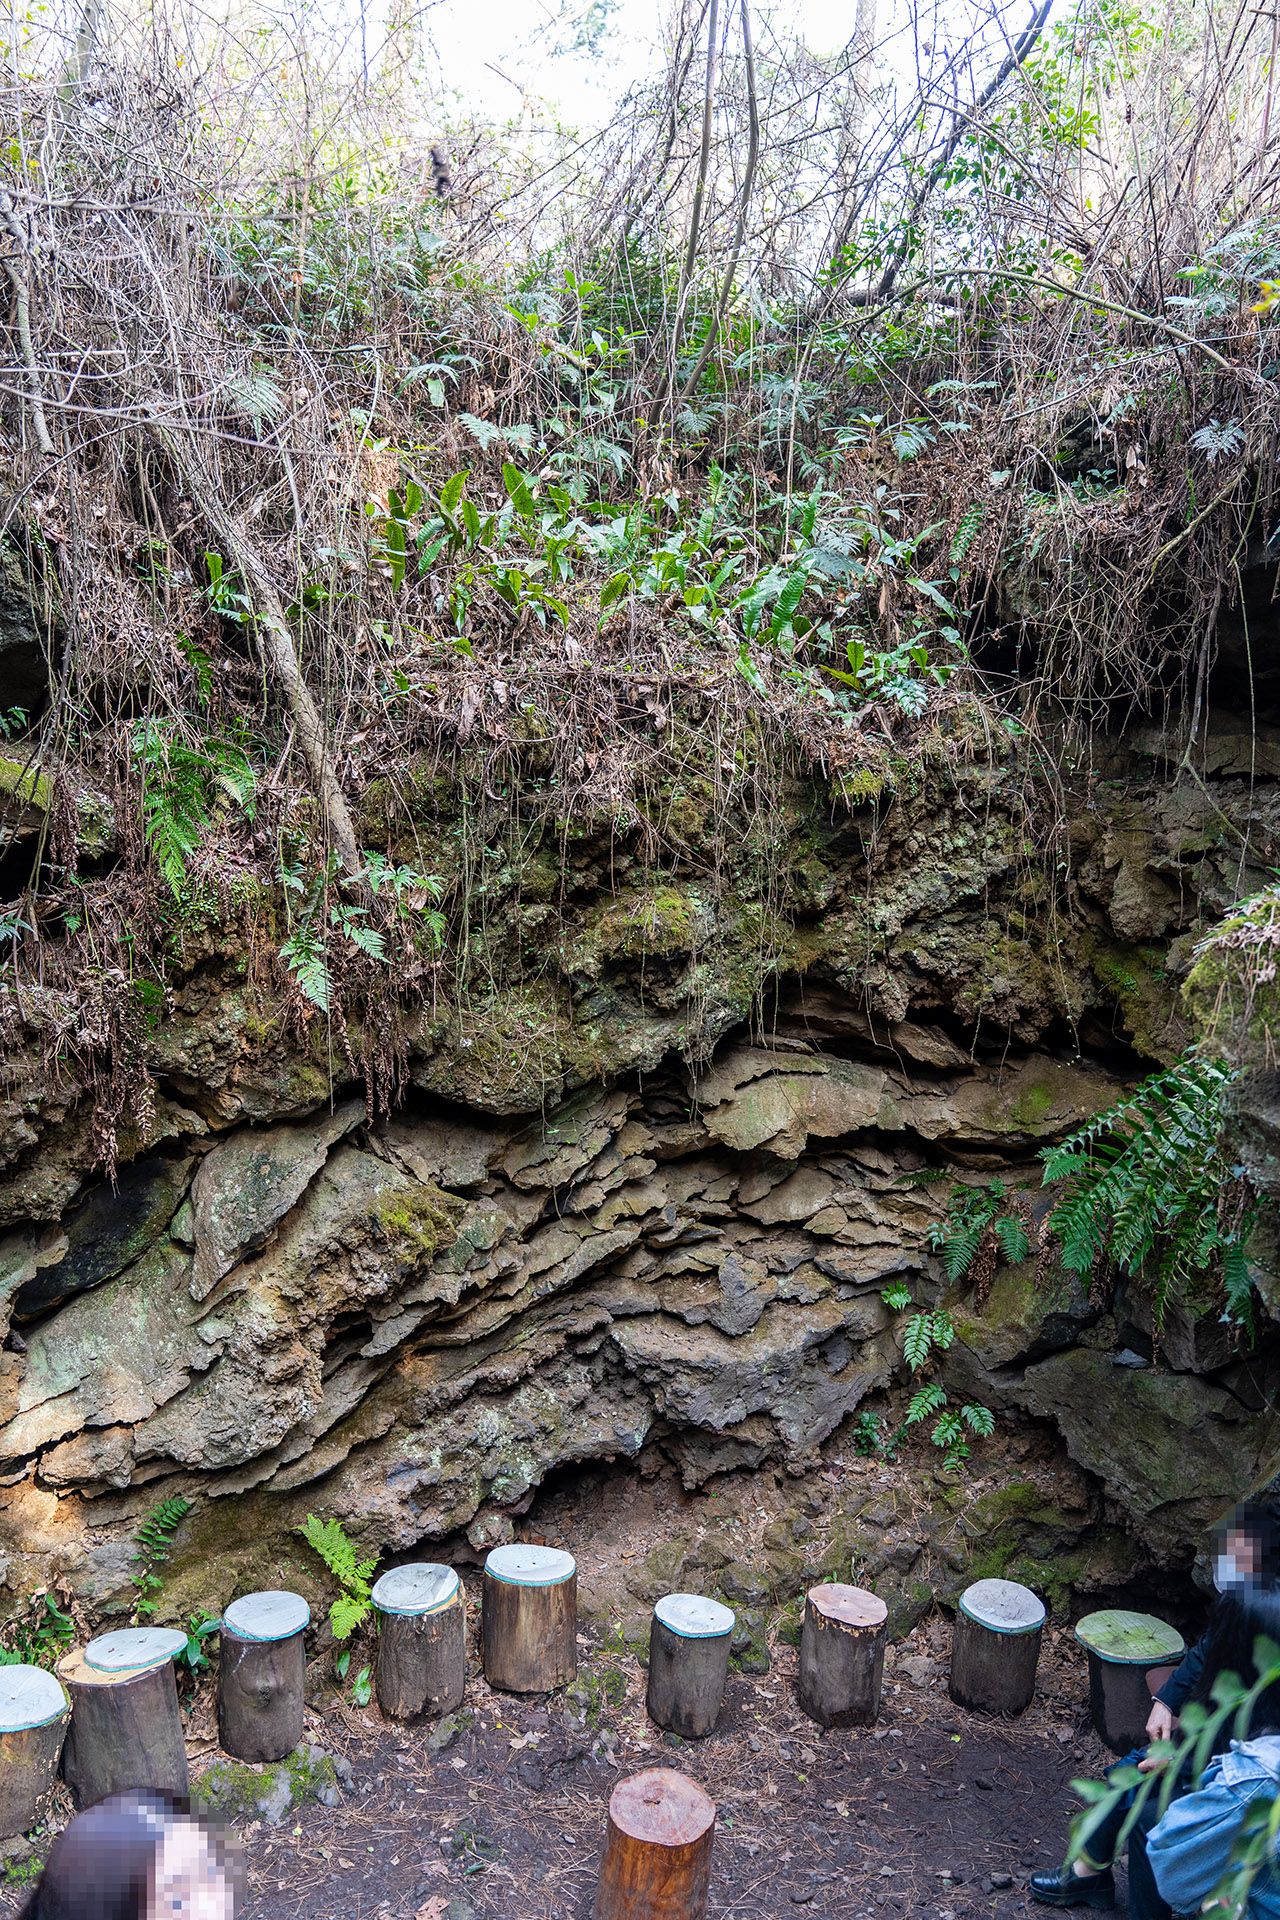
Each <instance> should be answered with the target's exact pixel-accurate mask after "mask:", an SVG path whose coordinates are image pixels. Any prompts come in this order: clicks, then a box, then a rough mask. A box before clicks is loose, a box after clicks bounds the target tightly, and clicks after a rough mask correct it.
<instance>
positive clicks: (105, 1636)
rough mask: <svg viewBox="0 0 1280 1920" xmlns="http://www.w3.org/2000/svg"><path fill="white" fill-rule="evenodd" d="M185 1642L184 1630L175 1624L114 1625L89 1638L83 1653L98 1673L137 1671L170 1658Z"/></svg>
mask: <svg viewBox="0 0 1280 1920" xmlns="http://www.w3.org/2000/svg"><path fill="white" fill-rule="evenodd" d="M186 1644H187V1636H186V1634H185V1633H179V1632H178V1631H177V1629H176V1628H175V1627H117V1628H116V1629H115V1631H114V1632H112V1633H101V1634H99V1635H98V1638H97V1639H96V1640H91V1641H90V1642H89V1644H88V1646H87V1647H86V1648H85V1650H84V1657H85V1661H86V1664H87V1665H89V1666H91V1667H94V1668H96V1670H97V1671H98V1672H99V1673H131V1672H140V1671H142V1670H143V1669H145V1668H147V1667H159V1666H162V1665H163V1664H164V1662H165V1661H166V1660H172V1659H173V1656H174V1655H175V1653H181V1651H182V1649H183V1648H184V1647H185V1646H186Z"/></svg>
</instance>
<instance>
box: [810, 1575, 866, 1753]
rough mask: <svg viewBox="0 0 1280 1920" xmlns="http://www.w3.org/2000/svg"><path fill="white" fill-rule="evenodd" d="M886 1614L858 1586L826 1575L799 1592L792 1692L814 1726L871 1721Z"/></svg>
mask: <svg viewBox="0 0 1280 1920" xmlns="http://www.w3.org/2000/svg"><path fill="white" fill-rule="evenodd" d="M888 1617H889V1609H888V1607H886V1605H885V1603H884V1601H883V1600H879V1599H877V1598H876V1596H875V1594H874V1593H867V1592H866V1591H865V1589H864V1588H862V1587H847V1586H841V1585H840V1584H839V1583H838V1582H835V1581H831V1582H828V1583H825V1584H823V1585H822V1586H818V1587H810V1589H809V1591H808V1593H807V1594H806V1595H805V1603H804V1626H803V1628H802V1629H801V1633H800V1683H799V1687H798V1689H797V1697H798V1699H799V1702H800V1706H801V1708H802V1710H803V1711H804V1712H805V1713H807V1714H808V1716H809V1718H810V1719H811V1720H816V1721H817V1723H818V1725H819V1726H820V1727H872V1726H874V1725H875V1722H876V1716H877V1714H878V1713H879V1711H880V1688H881V1683H882V1681H883V1679H884V1640H885V1622H886V1620H887V1619H888Z"/></svg>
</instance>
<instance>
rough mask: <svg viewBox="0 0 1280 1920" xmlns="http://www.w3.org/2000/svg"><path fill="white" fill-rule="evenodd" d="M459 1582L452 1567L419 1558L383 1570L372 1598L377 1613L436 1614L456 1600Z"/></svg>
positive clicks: (460, 1583)
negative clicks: (404, 1564)
mask: <svg viewBox="0 0 1280 1920" xmlns="http://www.w3.org/2000/svg"><path fill="white" fill-rule="evenodd" d="M461 1585H462V1582H461V1581H460V1580H459V1578H458V1576H457V1574H456V1573H455V1572H454V1570H453V1568H452V1567H446V1566H442V1565H441V1564H440V1562H439V1561H436V1560H418V1561H415V1562H413V1564H412V1565H410V1566H407V1567H392V1568H391V1570H390V1572H389V1573H384V1574H383V1576H382V1578H381V1580H379V1581H377V1582H375V1584H374V1589H373V1593H372V1595H371V1598H372V1600H373V1604H374V1606H375V1607H377V1609H378V1611H379V1613H407V1614H423V1613H439V1612H440V1611H441V1609H442V1608H444V1607H447V1606H451V1605H452V1603H453V1602H454V1601H455V1600H456V1599H457V1597H458V1591H459V1589H460V1587H461Z"/></svg>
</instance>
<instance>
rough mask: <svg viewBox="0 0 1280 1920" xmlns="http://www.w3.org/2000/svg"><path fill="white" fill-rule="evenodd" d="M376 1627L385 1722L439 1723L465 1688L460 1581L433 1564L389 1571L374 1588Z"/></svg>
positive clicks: (448, 1570) (449, 1570)
mask: <svg viewBox="0 0 1280 1920" xmlns="http://www.w3.org/2000/svg"><path fill="white" fill-rule="evenodd" d="M372 1599H373V1604H374V1606H375V1607H376V1608H377V1609H378V1612H379V1614H380V1615H381V1616H382V1617H381V1619H380V1621H379V1624H378V1675H377V1688H378V1705H379V1706H380V1707H381V1708H382V1711H383V1713H385V1714H386V1715H387V1717H388V1719H391V1720H416V1719H418V1718H419V1717H420V1716H421V1715H422V1714H430V1715H431V1716H432V1718H433V1719H438V1718H439V1716H440V1715H441V1714H442V1713H451V1712H452V1711H453V1709H454V1708H455V1707H458V1706H461V1704H462V1696H463V1693H464V1691H465V1689H466V1684H467V1613H466V1604H465V1601H464V1598H463V1593H462V1582H461V1580H459V1578H458V1576H457V1574H456V1573H455V1572H454V1570H453V1568H452V1567H443V1566H440V1565H439V1564H438V1563H437V1562H435V1561H429V1560H423V1561H418V1562H416V1563H415V1564H413V1565H411V1566H406V1567H392V1568H391V1570H390V1572H389V1573H384V1574H383V1576H382V1578H381V1580H379V1581H377V1582H376V1583H375V1585H374V1589H373V1595H372Z"/></svg>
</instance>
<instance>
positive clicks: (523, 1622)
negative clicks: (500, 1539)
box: [481, 1544, 578, 1693]
mask: <svg viewBox="0 0 1280 1920" xmlns="http://www.w3.org/2000/svg"><path fill="white" fill-rule="evenodd" d="M481 1637H482V1639H483V1642H484V1677H485V1679H486V1680H487V1681H488V1682H489V1685H490V1686H491V1687H500V1688H501V1689H502V1690H503V1691H504V1692H506V1693H550V1691H551V1689H552V1688H553V1687H564V1686H567V1685H568V1684H569V1682H570V1680H572V1679H573V1676H574V1674H575V1673H576V1672H577V1671H578V1565H577V1562H576V1560H575V1559H574V1557H573V1555H572V1554H571V1553H562V1552H561V1551H560V1549H559V1548H558V1547H526V1546H521V1545H519V1544H516V1545H513V1546H506V1547H495V1548H494V1549H493V1551H492V1553H491V1554H490V1555H489V1557H488V1559H487V1560H486V1561H485V1563H484V1591H483V1599H482V1603H481Z"/></svg>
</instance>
